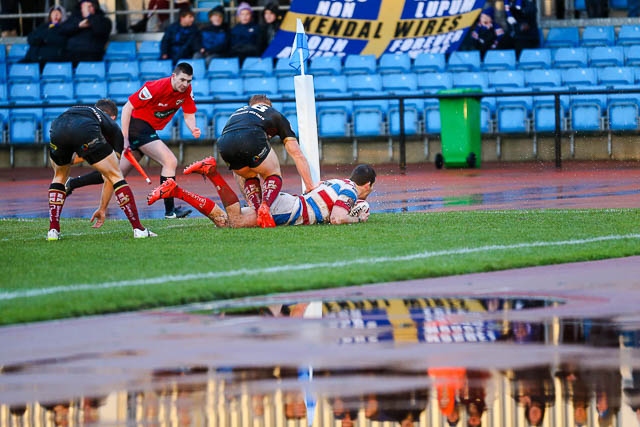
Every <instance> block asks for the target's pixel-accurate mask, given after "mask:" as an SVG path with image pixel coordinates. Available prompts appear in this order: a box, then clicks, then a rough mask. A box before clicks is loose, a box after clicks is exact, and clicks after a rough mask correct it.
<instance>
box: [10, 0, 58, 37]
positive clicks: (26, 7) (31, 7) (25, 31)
mask: <svg viewBox="0 0 640 427" xmlns="http://www.w3.org/2000/svg"><path fill="white" fill-rule="evenodd" d="M0 10H2V14H3V15H17V14H18V13H19V11H20V10H22V13H42V12H44V11H45V10H47V9H46V6H45V1H44V0H1V1H0ZM42 21H43V19H42V18H40V17H30V18H24V17H23V18H21V19H18V18H11V19H1V20H0V26H1V27H2V37H3V38H4V37H17V36H20V35H22V36H28V35H29V34H31V32H32V31H34V30H35V29H36V28H37V27H39V26H40V24H42Z"/></svg>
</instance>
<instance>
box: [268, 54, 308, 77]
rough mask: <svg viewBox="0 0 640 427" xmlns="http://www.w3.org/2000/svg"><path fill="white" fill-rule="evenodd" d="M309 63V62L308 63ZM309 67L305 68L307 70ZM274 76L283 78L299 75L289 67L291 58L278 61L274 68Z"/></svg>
mask: <svg viewBox="0 0 640 427" xmlns="http://www.w3.org/2000/svg"><path fill="white" fill-rule="evenodd" d="M307 63H308V62H307ZM306 69H307V66H305V70H306ZM273 74H274V75H275V76H277V77H283V76H290V77H292V76H295V75H297V74H298V71H297V70H296V69H295V68H293V67H292V66H291V65H289V57H285V58H278V59H276V65H275V66H274V68H273Z"/></svg>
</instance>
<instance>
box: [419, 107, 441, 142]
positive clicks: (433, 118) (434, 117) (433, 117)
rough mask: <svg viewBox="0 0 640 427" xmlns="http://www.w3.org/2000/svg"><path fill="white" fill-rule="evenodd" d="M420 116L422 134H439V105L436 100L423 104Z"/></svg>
mask: <svg viewBox="0 0 640 427" xmlns="http://www.w3.org/2000/svg"><path fill="white" fill-rule="evenodd" d="M422 116H423V117H424V133H425V134H427V135H438V134H440V131H441V130H442V123H441V121H440V103H439V102H438V100H435V102H425V107H424V111H423V112H422Z"/></svg>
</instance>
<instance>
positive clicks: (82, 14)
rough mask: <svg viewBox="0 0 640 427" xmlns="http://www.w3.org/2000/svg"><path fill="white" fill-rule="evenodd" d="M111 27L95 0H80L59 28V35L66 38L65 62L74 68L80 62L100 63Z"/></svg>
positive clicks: (109, 21) (111, 24)
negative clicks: (69, 62)
mask: <svg viewBox="0 0 640 427" xmlns="http://www.w3.org/2000/svg"><path fill="white" fill-rule="evenodd" d="M112 27H113V23H112V22H111V20H110V19H109V18H107V16H106V15H105V14H104V11H103V10H102V9H100V5H99V4H98V2H97V0H80V3H78V8H77V9H76V10H75V11H74V13H73V14H72V15H71V17H70V18H69V19H67V20H66V21H65V22H64V23H63V24H62V25H61V26H60V33H61V34H62V35H63V36H66V37H68V40H67V60H69V61H71V62H73V65H74V66H76V65H77V64H78V62H80V61H102V59H103V58H104V54H105V47H106V44H107V42H108V41H109V35H110V34H111V28H112Z"/></svg>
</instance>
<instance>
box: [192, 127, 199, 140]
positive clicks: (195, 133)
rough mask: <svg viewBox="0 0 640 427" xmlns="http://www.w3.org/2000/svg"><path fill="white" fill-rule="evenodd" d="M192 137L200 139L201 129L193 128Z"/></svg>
mask: <svg viewBox="0 0 640 427" xmlns="http://www.w3.org/2000/svg"><path fill="white" fill-rule="evenodd" d="M191 135H193V137H194V138H200V128H193V130H192V131H191Z"/></svg>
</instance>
